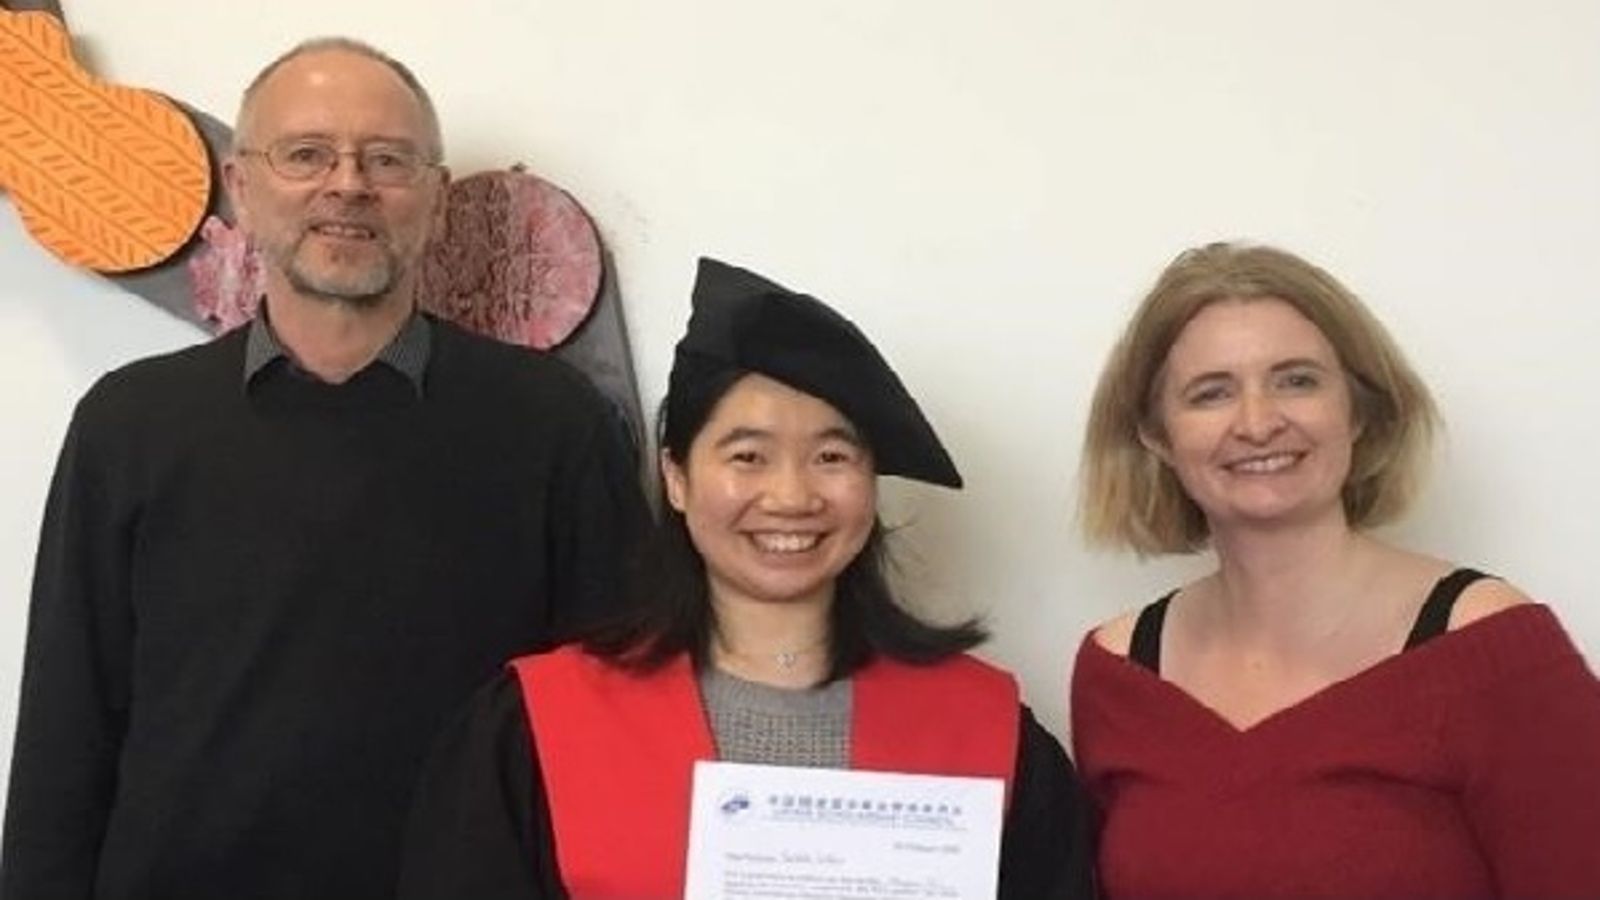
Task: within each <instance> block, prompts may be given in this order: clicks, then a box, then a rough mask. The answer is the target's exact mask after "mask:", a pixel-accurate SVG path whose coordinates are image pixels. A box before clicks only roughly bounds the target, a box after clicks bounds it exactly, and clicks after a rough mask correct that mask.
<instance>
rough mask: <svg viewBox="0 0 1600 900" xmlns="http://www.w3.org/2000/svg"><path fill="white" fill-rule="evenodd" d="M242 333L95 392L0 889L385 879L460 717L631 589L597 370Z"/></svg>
mask: <svg viewBox="0 0 1600 900" xmlns="http://www.w3.org/2000/svg"><path fill="white" fill-rule="evenodd" d="M245 333H246V329H240V330H238V331H236V332H234V333H232V334H230V335H228V336H225V337H223V338H221V339H218V340H217V341H214V342H212V343H210V344H207V345H204V346H201V347H196V348H192V349H189V350H185V351H181V352H179V353H175V354H172V355H169V356H165V357H159V358H156V359H151V360H146V361H143V362H139V363H135V364H133V365H130V366H128V367H126V368H123V369H121V370H119V371H117V372H113V373H112V374H110V375H108V376H106V377H105V378H103V379H102V380H101V381H100V382H99V383H98V384H96V385H95V387H94V388H93V389H92V390H91V391H90V392H89V393H88V395H87V396H86V397H85V398H84V399H83V401H82V402H81V403H80V404H79V406H78V409H77V411H76V413H75V415H74V419H73V423H72V426H71V428H70V430H69V432H68V436H67V440H66V443H65V446H64V448H63V450H62V455H61V459H60V461H59V464H58V468H57V471H56V475H55V479H54V481H53V483H52V486H51V492H50V498H49V504H48V507H47V509H46V514H45V522H44V529H43V534H42V537H41V541H40V547H39V556H38V562H37V570H36V573H35V584H34V592H33V599H32V607H31V613H30V622H29V629H28V646H27V661H26V667H25V672H24V677H23V688H22V702H21V709H20V720H19V726H18V736H17V744H16V753H15V757H14V760H13V768H12V776H11V789H10V800H9V804H8V808H7V810H6V831H5V838H4V871H3V873H0V897H3V898H5V900H52V898H66V897H71V898H89V897H93V898H97V900H132V898H140V900H146V898H149V900H155V898H160V900H209V898H217V900H222V898H227V900H246V898H273V900H288V898H308V900H310V898H315V900H365V898H373V900H377V898H385V897H388V896H390V895H391V893H392V886H393V880H394V875H395V866H396V854H397V850H398V841H399V835H400V829H401V824H402V820H403V818H404V815H405V812H406V810H407V808H408V804H409V800H410V793H411V788H412V783H413V780H414V778H415V776H416V774H417V772H418V770H419V768H420V764H421V762H422V760H423V758H424V756H425V755H426V752H427V748H428V745H429V742H430V739H431V738H432V736H433V734H434V733H435V731H436V730H437V727H438V725H439V724H440V722H441V721H442V720H443V719H444V718H445V717H446V716H448V715H449V713H450V712H451V711H452V710H453V709H454V708H456V707H457V706H458V705H459V704H460V703H461V702H462V701H463V700H464V699H465V698H466V697H467V695H468V694H469V693H470V692H471V690H472V688H473V687H475V686H476V685H478V684H480V683H482V682H483V681H484V680H485V679H486V678H488V677H489V676H491V675H492V674H493V672H494V671H495V669H496V667H497V666H499V665H500V664H501V663H502V662H503V661H504V660H505V659H506V658H507V657H510V656H513V655H515V654H519V653H524V652H527V651H528V650H529V649H530V648H532V647H534V646H536V645H539V644H541V643H544V642H546V641H549V640H554V639H556V638H559V637H560V636H561V635H563V634H565V633H568V632H569V631H571V630H572V629H573V628H575V627H577V626H579V625H581V624H583V623H585V622H588V621H592V620H594V619H595V618H597V617H599V616H601V615H603V614H605V613H607V612H609V611H610V608H611V605H612V604H613V603H614V602H615V599H614V598H615V597H616V596H617V592H616V591H615V590H614V589H613V588H614V584H615V580H616V575H617V573H618V566H619V561H620V558H621V556H622V553H623V550H624V547H625V545H626V544H627V543H628V542H629V541H630V540H631V539H632V537H633V536H634V535H636V534H637V533H638V531H639V528H640V527H641V526H642V525H643V523H644V520H645V512H644V507H643V504H642V502H641V498H640V497H639V493H638V487H637V481H636V478H635V472H634V469H633V462H632V460H631V459H629V458H628V454H627V453H626V451H625V450H624V449H623V447H622V446H621V443H620V441H619V439H618V438H619V434H618V429H617V428H616V426H615V424H614V423H615V420H614V419H613V418H612V417H611V415H610V413H609V412H608V411H607V409H606V408H605V407H604V405H603V401H602V400H601V399H600V398H599V395H598V394H597V393H596V392H595V391H594V390H593V389H592V388H591V387H590V386H589V385H588V383H587V382H585V381H584V380H583V378H582V376H580V375H578V374H577V373H576V372H574V371H573V370H571V369H569V368H567V367H566V366H564V365H562V364H561V363H558V362H555V361H553V360H550V359H548V358H543V357H539V356H536V355H534V354H532V353H530V352H528V351H525V350H522V349H519V348H514V347H510V346H505V345H500V344H496V343H494V342H491V341H488V340H485V339H482V338H478V337H474V336H470V335H468V334H466V333H464V332H462V331H460V330H458V329H456V328H454V327H452V326H449V325H447V324H444V323H440V322H435V323H434V324H433V348H432V354H431V358H430V360H429V362H428V367H427V370H426V375H425V383H424V389H423V390H422V391H421V393H420V396H419V394H418V392H417V390H416V389H415V386H414V385H413V384H412V383H411V382H410V381H409V380H407V378H406V377H405V376H404V375H402V374H401V373H399V372H398V371H396V370H394V369H392V368H390V367H388V366H386V365H384V364H381V363H374V364H373V365H371V366H369V367H368V368H366V369H364V370H363V371H362V372H360V373H358V374H357V375H356V376H355V377H354V378H352V379H351V380H349V381H348V382H346V383H344V384H341V385H330V384H325V383H322V382H318V381H315V380H313V379H309V378H307V377H305V376H303V375H301V374H299V373H297V372H295V371H293V369H292V366H290V365H287V364H286V363H287V361H285V360H280V361H279V362H278V363H275V364H273V365H272V366H269V367H268V368H267V369H265V370H263V371H262V372H260V373H259V374H257V375H256V376H255V377H254V378H253V379H252V380H251V381H250V382H249V384H248V387H247V386H246V385H245V384H244V383H243V379H242V377H241V373H242V371H243V354H244V347H245Z"/></svg>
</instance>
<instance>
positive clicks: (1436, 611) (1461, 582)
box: [1405, 569, 1489, 650]
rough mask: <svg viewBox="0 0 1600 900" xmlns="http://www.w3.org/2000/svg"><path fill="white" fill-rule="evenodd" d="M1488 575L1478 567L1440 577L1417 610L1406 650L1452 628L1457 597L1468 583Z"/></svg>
mask: <svg viewBox="0 0 1600 900" xmlns="http://www.w3.org/2000/svg"><path fill="white" fill-rule="evenodd" d="M1488 577H1489V576H1488V575H1485V574H1483V573H1482V572H1479V571H1478V570H1477V569H1457V570H1455V571H1454V572H1451V573H1450V574H1449V575H1446V576H1444V577H1443V578H1441V579H1439V581H1438V582H1437V583H1436V584H1434V586H1433V590H1432V591H1430V592H1429V593H1428V599H1426V600H1424V601H1422V609H1421V610H1419V611H1418V612H1417V622H1416V624H1415V625H1412V626H1411V634H1410V635H1409V636H1407V637H1406V647H1405V649H1406V650H1410V649H1411V648H1412V647H1415V646H1417V645H1418V644H1421V643H1423V642H1424V641H1428V640H1431V639H1433V638H1436V637H1438V636H1439V635H1441V634H1444V633H1445V632H1446V631H1448V630H1449V628H1450V611H1451V610H1452V609H1454V608H1455V605H1456V598H1457V597H1460V596H1461V592H1462V591H1464V590H1466V589H1467V585H1469V584H1471V583H1473V582H1474V581H1477V580H1478V579H1480V578H1488Z"/></svg>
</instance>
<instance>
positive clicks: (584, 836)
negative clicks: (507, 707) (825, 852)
mask: <svg viewBox="0 0 1600 900" xmlns="http://www.w3.org/2000/svg"><path fill="white" fill-rule="evenodd" d="M512 667H513V668H514V669H515V670H516V673H517V678H518V680H519V681H520V682H521V686H522V698H523V704H524V705H525V707H526V709H527V713H528V721H529V723H530V726H531V728H532V731H533V735H534V738H533V739H534V746H535V748H536V752H537V754H538V757H539V767H540V770H541V772H542V774H543V777H544V788H545V797H546V800H547V802H548V804H549V807H550V820H551V825H552V830H553V831H554V832H555V843H556V848H555V849H556V860H557V862H558V863H559V864H560V866H561V877H562V882H563V883H564V884H565V885H566V888H567V891H568V892H569V893H570V895H571V896H572V898H573V900H646V898H678V897H682V896H683V880H684V859H685V854H686V853H687V851H688V846H689V798H690V794H691V791H692V786H693V779H694V763H695V761H697V760H702V759H708V760H709V759H715V758H716V750H715V746H714V744H713V742H712V738H711V729H710V726H709V725H708V724H707V723H706V714H705V709H704V708H703V707H702V706H701V703H700V691H699V687H698V685H697V684H696V681H695V675H694V670H693V668H692V666H691V665H690V662H689V659H688V657H687V656H685V657H680V658H679V659H676V660H673V661H672V662H671V663H670V664H668V665H667V666H666V667H664V668H662V669H660V670H658V671H656V672H652V673H649V674H644V675H641V674H638V673H635V672H629V671H626V670H624V669H620V668H617V667H616V666H613V665H611V664H610V663H608V662H605V661H604V660H600V659H597V658H595V657H593V656H590V655H588V654H586V653H584V652H583V651H582V650H581V649H580V648H578V647H576V646H567V647H563V648H561V649H559V650H556V651H554V652H552V653H547V654H543V655H540V656H529V657H523V658H522V659H518V660H516V661H514V662H513V663H512ZM852 682H853V684H852V688H851V690H852V697H851V709H852V714H851V716H852V718H851V725H850V767H851V768H853V769H864V770H874V771H884V772H912V773H918V774H930V775H965V776H972V777H988V778H1000V779H1004V780H1005V782H1006V790H1007V793H1008V795H1009V792H1010V788H1011V776H1012V770H1013V768H1014V767H1015V765H1016V760H1017V730H1018V718H1019V716H1020V715H1021V713H1020V707H1019V706H1018V697H1017V683H1016V681H1015V679H1013V678H1012V677H1011V676H1010V675H1009V674H1007V673H1005V672H1002V671H1000V670H999V669H996V668H994V667H992V666H989V665H987V664H985V663H982V662H979V661H978V660H976V659H973V658H972V657H969V656H956V657H952V658H951V659H948V660H945V661H944V662H940V663H936V664H934V665H931V666H911V665H907V664H904V663H897V662H893V661H889V660H879V661H876V662H873V663H871V664H869V665H868V666H866V667H865V668H863V669H862V670H861V671H860V672H857V673H856V674H855V675H854V676H853V678H852Z"/></svg>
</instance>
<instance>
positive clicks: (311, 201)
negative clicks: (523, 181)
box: [223, 49, 448, 305]
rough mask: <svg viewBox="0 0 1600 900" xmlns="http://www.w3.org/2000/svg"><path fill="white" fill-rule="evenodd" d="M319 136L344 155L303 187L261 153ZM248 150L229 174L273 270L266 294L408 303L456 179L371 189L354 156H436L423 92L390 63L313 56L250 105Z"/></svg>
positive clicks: (228, 166) (278, 74)
mask: <svg viewBox="0 0 1600 900" xmlns="http://www.w3.org/2000/svg"><path fill="white" fill-rule="evenodd" d="M301 139H310V140H315V141H321V142H326V143H328V144H331V145H332V146H333V147H335V148H336V149H338V150H340V151H347V152H345V153H344V154H343V155H342V156H341V157H340V159H339V162H338V164H337V165H336V166H335V167H334V169H333V171H331V172H329V173H327V175H325V176H323V177H319V178H313V179H310V180H307V181H294V180H291V179H288V178H285V177H284V176H282V175H281V174H279V173H278V172H276V171H275V170H274V169H273V168H272V166H271V165H269V164H268V162H267V161H266V159H265V158H264V157H263V156H262V155H261V153H262V152H264V151H265V150H267V149H268V148H270V147H274V146H282V145H284V144H285V143H286V142H293V141H296V140H301ZM238 141H239V146H240V147H241V149H243V150H245V151H248V152H247V153H244V154H235V155H234V156H232V157H230V158H229V159H228V160H227V162H226V163H225V164H224V170H223V175H224V179H225V181H226V184H227V186H228V191H229V195H230V197H231V198H232V200H233V203H234V207H235V209H236V210H237V212H238V217H239V223H240V225H241V226H242V227H243V228H244V230H245V231H246V232H247V233H248V234H249V236H250V238H251V240H252V241H253V242H254V244H255V245H256V247H257V248H259V249H260V251H261V253H262V256H263V258H264V260H265V263H266V272H267V286H268V292H269V294H279V293H282V292H284V291H293V292H295V293H297V294H299V295H301V296H306V297H313V298H318V299H323V300H329V301H334V302H344V303H350V304H354V305H374V304H377V303H380V302H382V301H383V300H384V299H385V298H389V297H404V298H405V300H406V302H409V301H410V287H411V284H412V282H413V279H414V277H415V271H416V267H417V264H418V262H419V261H420V259H421V257H422V254H423V251H424V248H425V247H426V245H427V241H428V237H429V235H430V233H431V231H432V229H433V228H434V227H436V226H437V225H438V224H439V223H440V221H441V219H442V215H443V194H444V187H445V184H446V182H447V180H448V176H447V175H446V174H445V173H444V172H443V170H442V169H439V168H437V167H430V168H428V169H426V170H425V171H424V172H423V173H422V175H421V177H420V178H418V179H417V181H416V182H414V183H412V184H409V185H400V186H380V185H374V184H372V183H371V182H370V181H369V180H368V178H367V176H366V174H365V173H364V172H363V171H361V168H360V167H359V166H357V165H356V163H355V157H354V155H353V153H354V152H356V151H360V150H363V149H371V148H381V147H390V148H400V149H403V150H406V151H415V152H418V153H420V154H422V155H423V156H424V157H431V154H433V153H434V152H435V150H434V148H433V146H432V144H433V139H432V137H431V135H430V131H429V127H428V120H427V118H426V115H425V113H424V111H423V108H422V105H421V103H420V101H419V100H418V98H417V96H416V95H415V94H413V93H412V92H411V90H410V89H409V88H408V87H407V86H406V85H405V83H404V82H403V81H401V79H400V77H399V76H398V75H397V74H396V73H395V72H394V71H393V70H392V69H390V68H389V67H388V66H386V65H384V64H383V63H382V62H380V61H378V60H376V59H372V58H370V57H367V56H364V55H362V54H359V53H355V52H352V51H349V50H342V49H330V50H314V51H310V52H307V53H305V54H303V55H300V56H297V57H294V58H292V59H290V60H288V61H287V62H285V63H283V64H282V65H281V66H280V67H279V68H278V69H276V70H275V71H273V72H272V73H271V74H270V75H269V76H268V77H267V79H266V80H265V81H263V82H262V83H261V84H260V85H258V86H257V87H256V89H255V91H254V93H253V94H251V95H250V97H249V98H248V100H247V102H246V105H245V109H244V112H243V114H242V116H241V121H240V127H239V135H238Z"/></svg>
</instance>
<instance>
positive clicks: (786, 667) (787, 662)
mask: <svg viewBox="0 0 1600 900" xmlns="http://www.w3.org/2000/svg"><path fill="white" fill-rule="evenodd" d="M716 640H717V646H718V647H719V648H721V650H722V652H723V653H725V654H727V655H728V656H731V657H734V658H735V659H744V660H750V661H752V662H762V663H771V664H773V665H775V666H777V667H778V670H779V671H781V672H791V671H793V670H794V667H795V666H797V665H799V664H800V660H802V659H804V658H805V657H808V656H810V655H811V654H813V653H815V652H817V651H818V650H821V649H823V648H824V647H826V646H827V645H828V639H827V638H825V637H823V638H818V639H817V640H816V641H814V642H813V643H811V644H808V645H806V646H804V647H789V648H785V649H783V650H767V651H762V652H760V653H751V652H748V651H744V650H735V649H733V648H732V647H730V646H729V645H728V642H727V640H726V639H725V638H724V637H723V636H722V633H721V632H720V631H719V632H717V634H716Z"/></svg>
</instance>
